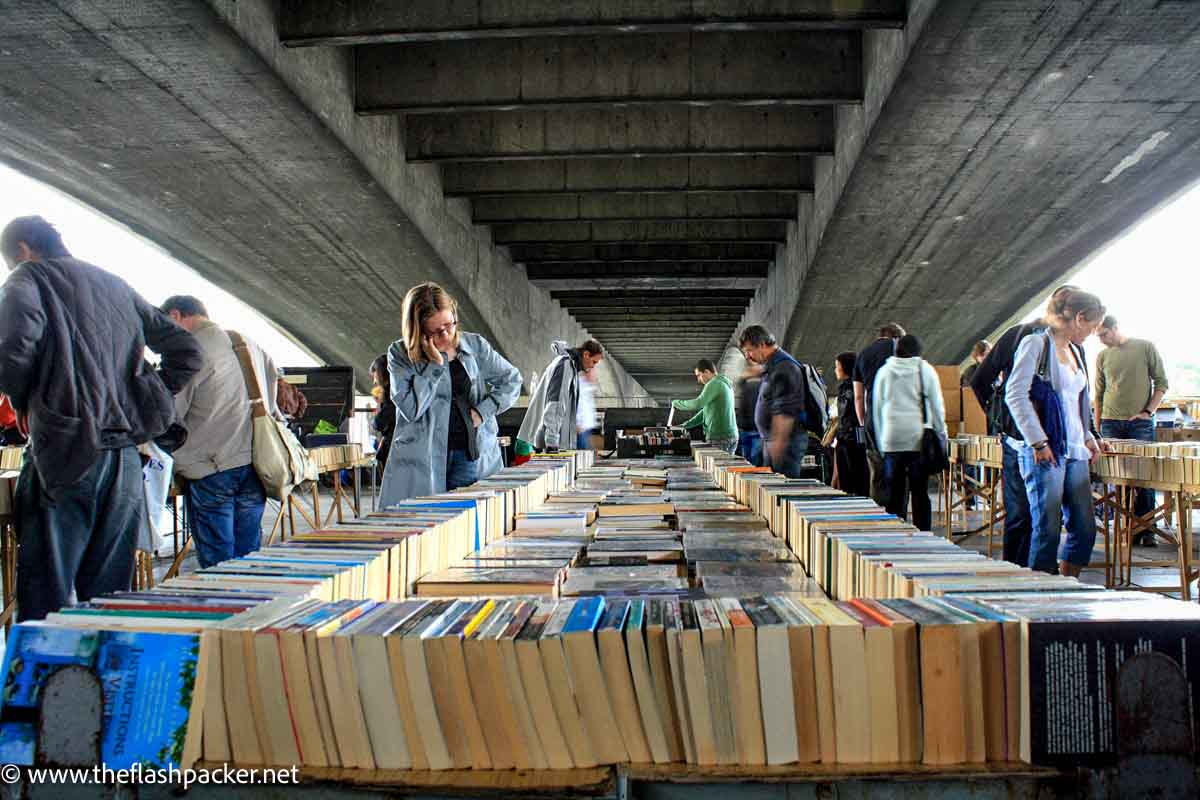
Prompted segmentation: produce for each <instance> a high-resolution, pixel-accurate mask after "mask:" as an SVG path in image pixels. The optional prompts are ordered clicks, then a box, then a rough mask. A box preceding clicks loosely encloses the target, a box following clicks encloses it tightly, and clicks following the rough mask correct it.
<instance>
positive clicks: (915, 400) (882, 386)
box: [871, 356, 946, 453]
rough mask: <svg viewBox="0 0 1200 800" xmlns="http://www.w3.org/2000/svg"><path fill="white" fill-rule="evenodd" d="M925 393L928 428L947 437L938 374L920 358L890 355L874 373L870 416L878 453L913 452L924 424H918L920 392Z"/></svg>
mask: <svg viewBox="0 0 1200 800" xmlns="http://www.w3.org/2000/svg"><path fill="white" fill-rule="evenodd" d="M922 388H924V390H925V415H926V418H927V421H928V427H930V428H933V429H934V430H935V431H937V432H938V433H940V434H942V435H943V436H945V435H946V407H945V405H944V404H943V403H942V385H941V383H940V382H939V381H938V376H937V372H936V371H935V370H934V368H933V367H932V366H930V365H929V364H928V363H927V362H926V361H925V360H924V359H922V358H919V357H914V358H900V357H899V356H892V357H891V358H889V359H888V360H887V362H886V363H884V365H883V366H882V367H881V368H880V369H879V372H877V373H876V374H875V391H874V393H873V394H872V399H871V415H872V417H873V419H874V423H875V439H876V441H877V442H878V444H879V452H881V453H903V452H910V453H911V452H916V451H919V450H920V449H921V436H922V435H923V433H924V429H925V427H926V425H924V424H922V421H921V390H922Z"/></svg>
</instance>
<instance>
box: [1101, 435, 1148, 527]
mask: <svg viewBox="0 0 1200 800" xmlns="http://www.w3.org/2000/svg"><path fill="white" fill-rule="evenodd" d="M1100 435H1101V436H1103V437H1104V438H1105V439H1136V440H1137V441H1140V442H1153V441H1154V420H1152V419H1102V420H1100ZM1156 505H1157V502H1156V500H1155V498H1154V490H1153V489H1138V490H1137V494H1135V495H1134V497H1133V513H1135V514H1137V515H1138V516H1139V517H1144V516H1146V515H1147V514H1149V513H1150V512H1151V511H1153V510H1154V507H1155V506H1156Z"/></svg>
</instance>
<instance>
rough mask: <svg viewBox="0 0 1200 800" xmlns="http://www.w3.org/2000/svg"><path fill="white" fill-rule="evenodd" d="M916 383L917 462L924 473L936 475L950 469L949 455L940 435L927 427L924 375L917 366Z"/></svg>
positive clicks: (927, 416) (927, 415)
mask: <svg viewBox="0 0 1200 800" xmlns="http://www.w3.org/2000/svg"><path fill="white" fill-rule="evenodd" d="M917 385H918V386H920V387H921V452H920V454H919V455H918V456H917V463H918V464H920V466H921V470H922V471H923V472H924V473H925V474H926V475H937V474H938V473H941V472H946V471H947V470H949V469H950V457H949V456H947V455H946V442H945V440H944V439H943V437H942V435H941V434H940V433H938V432H937V431H935V430H934V429H933V428H931V427H929V414H928V412H927V411H926V410H925V376H924V375H923V374H922V372H921V369H920V367H919V366H918V367H917Z"/></svg>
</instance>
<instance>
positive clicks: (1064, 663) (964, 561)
mask: <svg viewBox="0 0 1200 800" xmlns="http://www.w3.org/2000/svg"><path fill="white" fill-rule="evenodd" d="M1198 646H1200V608H1197V607H1196V606H1195V605H1193V604H1189V603H1183V602H1179V601H1173V600H1169V599H1166V598H1161V597H1158V596H1152V595H1145V594H1141V593H1130V592H1113V591H1102V590H1101V591H1097V590H1095V589H1093V587H1089V586H1086V585H1084V584H1082V583H1080V582H1078V581H1076V580H1075V579H1072V578H1064V577H1058V576H1048V575H1039V574H1035V573H1032V572H1030V571H1029V570H1025V569H1021V568H1017V567H1015V566H1013V565H1011V564H1005V563H1003V562H996V561H992V560H990V559H987V558H986V557H984V556H982V555H980V554H977V553H974V552H972V551H967V550H963V549H962V548H959V547H956V546H955V545H954V544H953V543H951V542H948V541H947V540H946V539H945V538H943V537H941V536H935V535H933V534H930V533H928V532H921V531H917V530H915V529H914V528H912V526H910V525H908V524H906V523H905V522H903V521H902V520H898V519H896V518H894V517H891V516H889V515H887V514H886V513H885V512H884V511H883V510H882V509H880V508H879V507H878V506H875V505H874V504H873V503H871V501H870V500H867V499H863V498H858V497H851V496H848V495H845V494H843V493H841V492H839V491H836V490H832V489H830V488H829V487H827V486H824V485H823V484H821V483H819V482H817V481H813V480H792V479H788V478H785V477H783V476H779V475H775V474H773V473H771V472H770V471H769V470H764V469H763V468H756V467H751V466H749V465H748V464H747V463H746V462H744V461H742V460H741V459H738V458H735V457H731V456H729V455H727V454H725V453H723V452H722V451H717V450H709V449H697V450H696V451H695V454H694V460H688V459H678V458H676V459H657V460H646V461H625V462H602V463H594V462H593V460H592V458H591V454H590V453H566V454H555V455H550V456H536V457H534V459H533V460H532V461H531V462H529V463H528V464H525V465H522V466H520V467H515V468H507V469H504V470H502V471H501V472H499V473H497V474H496V475H495V476H493V477H492V478H489V479H487V480H484V481H481V482H479V483H478V484H476V485H474V486H472V487H470V489H469V490H464V491H459V492H455V493H449V494H445V495H440V496H437V497H429V498H416V499H413V500H410V501H406V502H404V503H401V504H398V505H397V506H394V507H391V508H389V509H387V510H385V511H381V512H378V513H376V514H373V515H371V516H368V517H365V518H363V519H361V520H354V521H348V522H344V523H341V524H339V525H335V526H332V527H327V528H324V529H320V530H315V531H311V532H306V533H301V534H297V535H296V536H294V537H292V538H290V539H289V540H288V541H286V542H283V543H280V544H277V545H270V546H267V547H264V548H263V549H262V550H260V551H257V552H255V553H253V554H251V555H249V556H246V557H244V558H239V559H233V560H231V561H228V562H224V563H222V564H220V565H217V566H215V567H212V568H210V569H206V570H201V571H199V572H197V573H194V574H190V575H186V576H180V577H176V578H172V579H170V580H167V581H164V582H163V583H161V584H159V585H158V586H156V587H154V589H153V590H151V591H146V592H140V593H120V594H115V595H112V596H108V597H101V598H95V599H93V600H92V601H90V602H88V603H84V604H81V605H79V606H76V607H73V608H68V609H64V610H63V611H61V612H59V613H56V614H52V615H51V616H50V617H48V618H47V619H46V620H45V621H44V622H41V623H29V624H20V625H18V626H16V627H15V628H14V631H13V633H12V636H11V637H10V639H9V642H8V648H7V651H6V655H5V662H4V670H5V676H6V677H5V680H6V687H8V688H7V689H6V692H5V695H4V705H3V708H2V709H0V754H2V757H3V760H5V761H7V762H12V763H18V764H28V763H31V760H32V756H33V747H34V742H33V737H34V730H35V728H34V725H33V724H32V722H31V719H32V718H33V717H34V716H35V714H36V709H37V704H38V700H39V687H40V686H41V684H42V682H43V681H44V680H45V678H46V676H47V675H48V674H50V673H51V672H52V671H53V670H54V669H55V668H56V667H57V666H58V665H62V664H82V665H85V666H89V667H91V668H93V669H94V670H96V671H97V673H98V674H99V676H100V678H101V685H102V686H103V687H104V698H103V700H104V705H105V710H106V715H109V716H110V718H112V715H116V717H119V718H120V719H122V720H124V723H125V724H123V725H119V726H118V725H109V726H106V727H105V729H104V730H103V731H102V735H101V741H102V755H103V758H104V760H105V762H106V764H107V765H108V766H110V767H112V768H121V766H124V765H127V764H129V763H133V762H138V761H146V762H150V763H155V764H162V765H165V764H167V763H171V764H178V765H184V766H186V765H191V764H195V763H198V762H199V763H211V764H221V763H234V764H237V765H239V766H256V765H266V766H290V765H300V766H301V767H302V768H303V769H304V770H305V773H304V774H306V775H310V776H312V777H313V778H314V779H324V780H328V779H331V778H332V779H336V780H341V781H345V782H349V783H354V784H362V783H372V782H375V783H380V784H388V782H389V781H390V782H391V784H388V785H403V786H404V787H406V788H407V789H408V790H410V791H411V790H413V787H426V788H429V789H430V790H431V791H432V790H433V788H436V789H437V791H438V792H439V793H445V792H447V791H450V790H453V789H465V788H472V789H474V790H478V789H479V788H480V787H481V786H482V787H488V788H493V789H496V790H503V791H507V792H509V793H511V792H513V791H517V792H522V791H529V792H533V791H535V787H534V786H533V783H536V784H537V786H538V787H541V788H543V789H545V788H548V787H551V786H553V787H557V788H559V789H561V788H563V787H564V785H570V786H576V787H583V786H593V787H594V786H598V785H601V784H604V781H605V775H606V774H611V773H606V772H605V770H610V769H611V768H613V767H616V768H618V769H619V770H620V771H621V774H622V775H623V776H625V777H626V778H629V779H633V780H640V781H672V780H687V781H695V780H697V779H703V778H704V777H705V776H709V777H712V778H714V779H717V778H719V777H721V776H723V777H724V778H725V779H728V778H729V777H730V776H731V775H732V776H736V777H738V778H740V779H745V780H749V779H753V778H755V777H756V776H757V777H762V778H770V779H775V780H779V779H784V778H786V777H787V776H789V775H790V776H793V777H795V776H808V777H810V778H811V777H813V776H821V775H824V776H826V777H828V778H829V779H831V780H834V779H849V778H853V777H854V776H860V777H861V776H878V775H881V774H889V775H908V776H920V775H926V776H928V775H930V774H939V775H948V774H963V775H970V776H981V775H991V776H1002V775H1032V776H1047V775H1048V776H1054V777H1061V773H1059V772H1057V771H1054V769H1053V768H1057V767H1071V768H1074V767H1075V766H1077V765H1091V766H1098V767H1102V766H1105V765H1109V764H1112V763H1114V761H1115V758H1116V748H1117V734H1116V732H1115V730H1114V726H1113V723H1112V720H1113V714H1114V710H1113V709H1114V703H1115V702H1116V698H1115V697H1114V689H1113V686H1114V685H1115V678H1116V676H1117V674H1118V671H1119V668H1120V666H1121V664H1122V662H1123V661H1124V660H1126V659H1129V658H1131V657H1132V656H1134V655H1135V654H1136V653H1140V652H1144V651H1148V650H1153V651H1155V652H1158V653H1162V654H1164V655H1166V656H1167V657H1168V658H1169V659H1171V660H1172V661H1173V662H1174V663H1175V664H1178V665H1181V667H1183V668H1184V670H1185V671H1184V677H1185V679H1186V680H1187V682H1188V684H1189V686H1193V687H1196V688H1200V687H1197V686H1196V681H1197V679H1200V662H1198V661H1197V659H1195V658H1191V659H1189V658H1187V657H1186V654H1187V653H1188V652H1189V651H1191V652H1193V653H1194V652H1195V650H1194V648H1196V647H1198ZM1191 697H1193V698H1194V699H1193V700H1192V701H1190V702H1191V703H1192V704H1193V706H1192V707H1189V709H1188V711H1189V717H1188V718H1189V719H1191V720H1195V719H1197V718H1198V717H1197V713H1196V712H1198V711H1200V708H1196V707H1194V704H1195V703H1196V702H1200V691H1198V692H1193V694H1192V695H1191ZM1192 724H1194V723H1192ZM1043 768H1044V769H1043ZM1045 770H1050V771H1045ZM530 782H533V783H530Z"/></svg>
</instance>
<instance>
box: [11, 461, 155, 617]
mask: <svg viewBox="0 0 1200 800" xmlns="http://www.w3.org/2000/svg"><path fill="white" fill-rule="evenodd" d="M15 499H16V509H15V510H16V513H17V517H18V520H19V524H20V526H21V527H20V552H19V555H18V557H17V617H18V619H19V620H21V621H27V620H35V619H43V618H44V617H45V616H46V615H47V614H49V613H51V612H53V611H57V610H59V609H60V608H62V607H63V606H64V605H66V604H67V602H68V601H69V600H70V597H71V591H72V590H74V592H75V595H76V598H77V599H78V600H79V601H80V602H83V601H86V600H90V599H92V598H93V597H95V596H97V595H101V594H107V593H109V592H123V591H128V590H129V587H130V585H131V583H132V582H133V572H134V562H135V559H134V550H135V549H136V547H137V536H138V528H139V526H140V525H141V523H142V515H143V514H144V513H145V510H146V497H145V490H144V489H143V488H142V459H141V456H139V455H138V451H137V448H136V447H124V448H121V449H119V450H102V451H101V452H100V456H99V458H98V459H97V460H96V463H95V464H93V465H92V466H91V468H90V469H88V471H87V472H85V473H84V474H83V477H81V478H80V479H79V480H78V481H77V482H76V483H75V484H74V485H73V486H70V487H68V488H67V489H63V490H59V491H57V492H56V493H55V498H54V499H53V500H51V499H50V498H49V497H47V496H46V492H45V490H44V489H43V487H42V481H41V478H40V477H39V475H38V473H37V470H36V469H35V468H34V466H33V459H31V458H26V460H25V466H24V467H23V468H22V469H21V477H20V478H19V479H18V481H17V492H16V498H15Z"/></svg>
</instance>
